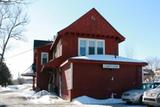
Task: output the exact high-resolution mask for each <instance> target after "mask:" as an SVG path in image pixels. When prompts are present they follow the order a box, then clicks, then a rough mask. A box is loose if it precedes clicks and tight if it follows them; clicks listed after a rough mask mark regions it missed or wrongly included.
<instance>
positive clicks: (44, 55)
mask: <svg viewBox="0 0 160 107" xmlns="http://www.w3.org/2000/svg"><path fill="white" fill-rule="evenodd" d="M46 63H48V53H47V52H42V53H41V64H46Z"/></svg>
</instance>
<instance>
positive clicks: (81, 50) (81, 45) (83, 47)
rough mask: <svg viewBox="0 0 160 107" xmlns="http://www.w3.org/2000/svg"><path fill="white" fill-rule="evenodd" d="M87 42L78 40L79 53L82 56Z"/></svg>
mask: <svg viewBox="0 0 160 107" xmlns="http://www.w3.org/2000/svg"><path fill="white" fill-rule="evenodd" d="M86 46H87V42H86V41H85V40H80V55H81V56H84V55H86V52H87V48H86Z"/></svg>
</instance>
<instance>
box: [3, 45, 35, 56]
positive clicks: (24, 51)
mask: <svg viewBox="0 0 160 107" xmlns="http://www.w3.org/2000/svg"><path fill="white" fill-rule="evenodd" d="M32 50H33V48H32V49H29V50H25V51H23V52H20V53H18V54H15V55H12V56H10V57H7V58H5V59H9V58H13V57H17V56H19V55H22V54H25V53H27V52H29V51H32Z"/></svg>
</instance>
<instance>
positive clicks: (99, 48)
mask: <svg viewBox="0 0 160 107" xmlns="http://www.w3.org/2000/svg"><path fill="white" fill-rule="evenodd" d="M103 46H104V44H103V41H98V42H97V54H99V55H101V54H103V51H104V50H103V49H104V47H103Z"/></svg>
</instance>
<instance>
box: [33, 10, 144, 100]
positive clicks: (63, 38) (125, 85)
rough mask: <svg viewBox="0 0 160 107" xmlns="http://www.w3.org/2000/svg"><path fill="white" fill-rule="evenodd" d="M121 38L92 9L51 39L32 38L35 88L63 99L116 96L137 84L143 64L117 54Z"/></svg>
mask: <svg viewBox="0 0 160 107" xmlns="http://www.w3.org/2000/svg"><path fill="white" fill-rule="evenodd" d="M124 40H125V38H124V37H123V36H122V35H121V34H120V33H119V32H117V31H116V29H114V28H113V27H112V25H111V24H109V23H108V22H107V21H106V20H105V18H104V17H103V16H101V15H100V14H99V13H98V12H97V10H95V9H94V8H93V9H91V10H90V11H89V12H87V13H86V14H85V15H83V16H82V17H80V18H79V19H78V20H76V21H75V22H73V23H72V24H71V25H69V26H68V27H66V28H64V29H63V30H61V31H59V32H58V35H57V38H56V39H55V40H54V41H53V42H51V41H37V40H36V41H35V44H38V45H37V46H34V47H35V48H34V70H35V73H36V88H37V89H40V90H42V89H46V90H50V91H55V92H57V93H58V94H59V96H61V97H62V98H64V99H69V100H71V99H73V98H75V97H78V96H82V95H87V96H90V97H94V98H106V97H110V96H111V95H115V96H116V97H119V96H120V95H121V93H122V92H124V91H126V90H128V89H131V88H136V87H139V86H141V84H142V66H145V65H146V64H147V63H145V62H142V61H139V60H135V59H129V58H124V57H120V56H119V43H121V42H123V41H124Z"/></svg>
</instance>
